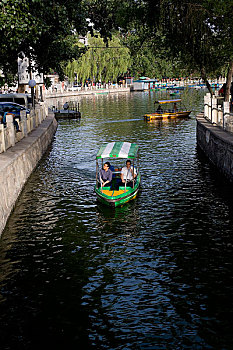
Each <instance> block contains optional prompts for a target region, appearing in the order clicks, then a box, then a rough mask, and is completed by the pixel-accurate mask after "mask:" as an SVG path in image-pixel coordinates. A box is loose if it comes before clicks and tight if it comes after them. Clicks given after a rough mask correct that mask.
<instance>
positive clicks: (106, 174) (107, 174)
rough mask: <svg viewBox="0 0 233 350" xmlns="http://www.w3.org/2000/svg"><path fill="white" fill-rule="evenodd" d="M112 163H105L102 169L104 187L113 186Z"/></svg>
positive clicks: (101, 176) (101, 179) (101, 180)
mask: <svg viewBox="0 0 233 350" xmlns="http://www.w3.org/2000/svg"><path fill="white" fill-rule="evenodd" d="M109 168H110V163H109V162H106V163H104V166H103V169H100V182H101V184H102V187H104V186H106V185H107V186H108V187H111V185H112V171H111V170H110V169H109Z"/></svg>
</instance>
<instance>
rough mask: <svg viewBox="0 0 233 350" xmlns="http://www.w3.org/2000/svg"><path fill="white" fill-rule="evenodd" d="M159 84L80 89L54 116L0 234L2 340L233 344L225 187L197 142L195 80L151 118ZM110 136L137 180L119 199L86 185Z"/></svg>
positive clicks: (63, 344)
mask: <svg viewBox="0 0 233 350" xmlns="http://www.w3.org/2000/svg"><path fill="white" fill-rule="evenodd" d="M158 97H159V98H160V97H163V96H161V95H159V96H158V95H153V94H151V95H150V94H148V93H146V92H144V93H141V92H140V93H131V94H130V93H122V94H112V95H109V96H106V95H102V96H86V97H82V98H80V99H79V102H80V110H81V112H82V118H81V121H80V122H79V121H75V120H71V121H66V120H60V121H59V125H58V130H57V132H56V135H55V138H54V141H53V143H52V145H51V147H50V148H49V150H48V151H47V153H46V154H45V156H44V157H43V159H42V160H41V162H40V163H39V165H38V167H37V169H36V170H35V171H34V172H33V174H32V175H31V177H30V178H29V180H28V183H27V184H26V186H25V188H24V189H23V192H22V194H21V196H20V198H19V200H18V201H17V203H16V206H15V209H14V212H13V213H12V215H11V217H10V220H9V222H8V224H7V227H6V229H5V231H4V234H3V235H2V237H1V239H0V271H1V272H0V339H1V345H0V347H1V349H2V350H3V349H4V350H7V349H12V350H15V349H47V348H49V349H64V350H66V349H67V350H70V349H92V348H93V349H117V350H118V349H124V350H133V349H148V350H149V349H232V348H233V340H232V331H233V322H232V311H233V297H232V296H233V273H232V271H233V259H232V256H233V226H232V212H233V199H232V198H233V196H232V195H233V193H232V187H231V186H230V185H229V184H227V183H225V182H224V181H223V180H222V179H221V176H219V175H218V174H217V173H216V172H215V170H214V169H213V168H212V167H211V166H210V165H209V164H208V162H207V160H206V159H205V158H204V157H203V156H202V155H201V154H199V152H197V149H196V121H195V113H196V112H198V111H201V110H202V109H203V92H200V91H199V92H196V91H189V92H188V93H186V94H185V95H184V101H185V103H186V104H187V106H188V107H190V108H192V110H193V113H192V115H191V119H184V120H178V121H169V122H159V123H156V122H153V123H149V124H148V123H146V122H144V120H143V118H142V116H143V114H144V113H145V112H149V111H153V108H154V107H153V102H154V99H155V98H158ZM164 97H166V96H164ZM62 102H64V101H62ZM51 103H52V104H53V103H55V102H54V101H52V102H51ZM108 141H130V142H136V143H138V144H139V146H140V160H141V163H140V167H141V174H142V190H141V193H140V195H139V197H138V198H137V199H136V200H134V201H133V202H131V203H129V204H127V205H125V206H124V207H122V208H117V209H115V210H113V209H110V208H107V207H104V206H102V205H100V204H98V203H97V201H96V196H95V194H94V192H93V188H94V183H95V155H96V153H97V151H98V149H99V147H100V145H101V144H102V143H103V142H108Z"/></svg>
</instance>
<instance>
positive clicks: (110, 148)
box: [96, 142, 138, 159]
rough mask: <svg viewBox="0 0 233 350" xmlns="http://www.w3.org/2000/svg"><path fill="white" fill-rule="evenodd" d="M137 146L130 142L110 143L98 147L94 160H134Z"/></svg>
mask: <svg viewBox="0 0 233 350" xmlns="http://www.w3.org/2000/svg"><path fill="white" fill-rule="evenodd" d="M137 152H138V145H137V144H136V143H130V142H110V143H107V144H104V145H102V146H101V147H100V149H99V152H98V153H97V156H96V159H100V158H130V159H135V158H136V156H137Z"/></svg>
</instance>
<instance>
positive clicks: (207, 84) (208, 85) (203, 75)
mask: <svg viewBox="0 0 233 350" xmlns="http://www.w3.org/2000/svg"><path fill="white" fill-rule="evenodd" d="M201 77H202V79H203V81H204V83H205V84H206V87H207V89H208V90H209V92H210V94H211V96H212V95H213V90H212V87H211V86H210V83H209V82H208V79H207V76H206V72H205V68H201Z"/></svg>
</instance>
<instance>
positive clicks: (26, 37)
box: [0, 0, 87, 80]
mask: <svg viewBox="0 0 233 350" xmlns="http://www.w3.org/2000/svg"><path fill="white" fill-rule="evenodd" d="M86 29H87V22H86V11H85V8H84V7H83V3H82V1H81V0H76V1H73V0H66V1H63V0H2V1H1V2H0V46H1V51H0V69H2V70H3V72H4V75H5V77H6V80H9V77H12V74H13V75H14V74H16V73H17V57H18V55H19V54H20V52H23V53H24V54H25V55H26V56H27V57H29V59H30V61H32V60H33V61H34V62H35V64H36V69H38V70H39V72H44V73H47V72H48V71H49V69H50V68H52V69H54V70H55V71H57V72H58V73H60V74H62V66H61V62H62V61H64V60H67V59H70V58H71V57H73V56H74V55H75V56H76V57H77V54H78V52H77V47H74V46H73V41H72V39H71V36H72V34H73V33H74V31H75V30H76V31H77V32H78V33H85V32H86ZM74 50H76V51H74Z"/></svg>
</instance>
